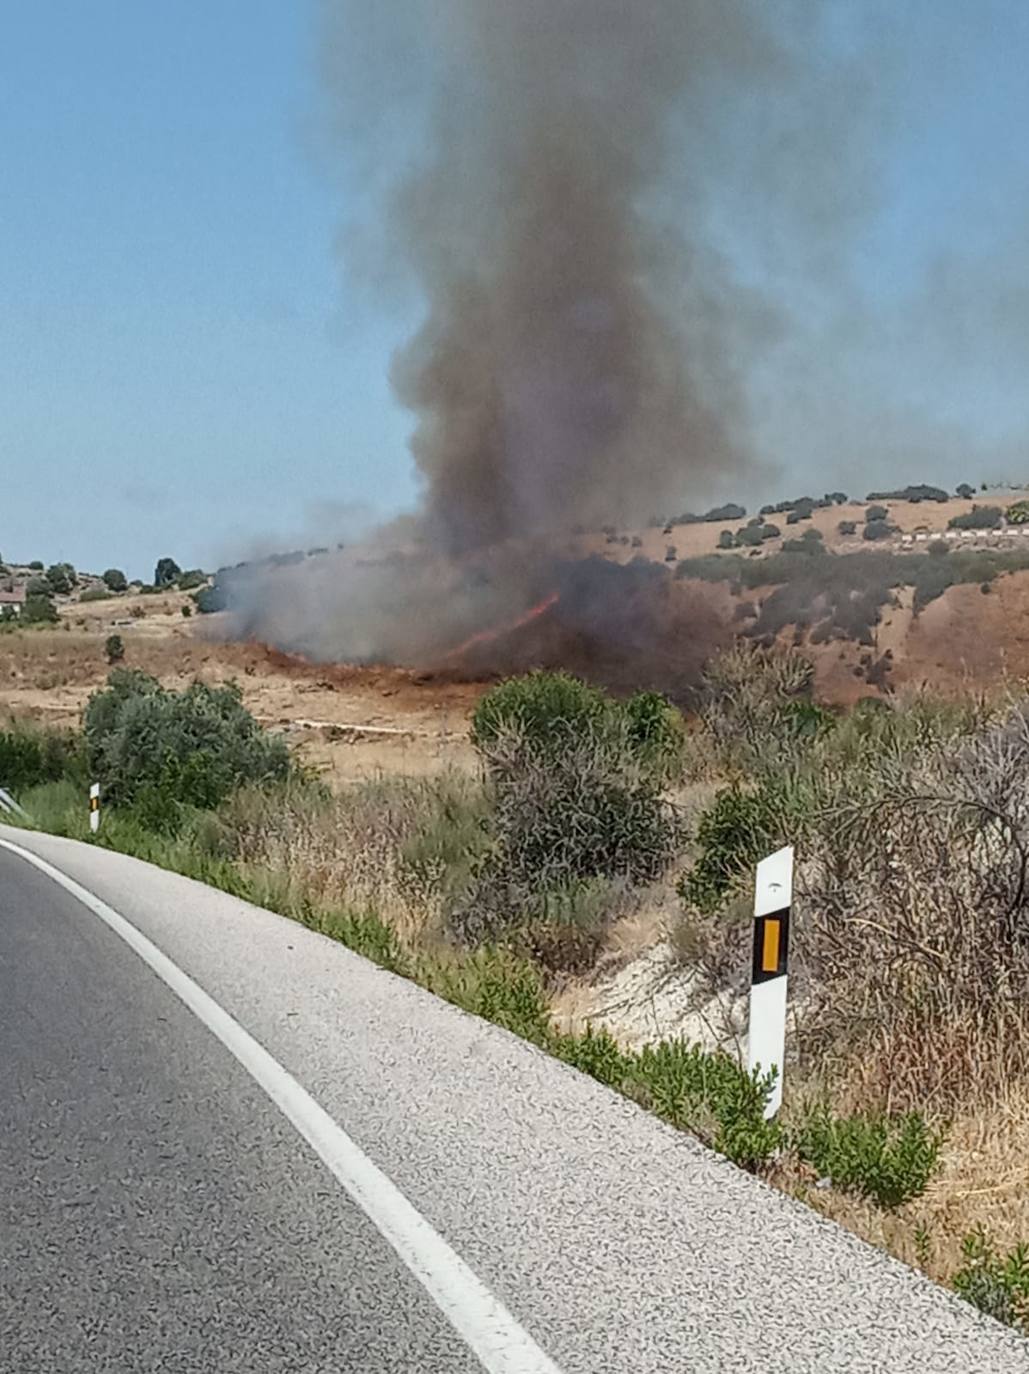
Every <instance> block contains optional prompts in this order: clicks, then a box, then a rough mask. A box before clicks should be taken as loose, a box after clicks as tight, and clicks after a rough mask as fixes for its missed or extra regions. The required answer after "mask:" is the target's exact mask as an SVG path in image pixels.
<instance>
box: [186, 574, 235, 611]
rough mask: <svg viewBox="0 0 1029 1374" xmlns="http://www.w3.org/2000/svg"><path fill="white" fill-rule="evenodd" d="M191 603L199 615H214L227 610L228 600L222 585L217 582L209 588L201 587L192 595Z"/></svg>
mask: <svg viewBox="0 0 1029 1374" xmlns="http://www.w3.org/2000/svg"><path fill="white" fill-rule="evenodd" d="M193 602H194V605H195V606H196V608H197V610H198V611H199V612H200V614H201V615H214V614H215V613H216V612H218V611H224V610H226V609H227V608H228V604H229V598H228V593H227V591H226V589H225V586H224V584H220V583H218V582H217V581H216V582H215V583H214V585H213V586H211V587H201V588H200V590H199V591H198V592H194V593H193Z"/></svg>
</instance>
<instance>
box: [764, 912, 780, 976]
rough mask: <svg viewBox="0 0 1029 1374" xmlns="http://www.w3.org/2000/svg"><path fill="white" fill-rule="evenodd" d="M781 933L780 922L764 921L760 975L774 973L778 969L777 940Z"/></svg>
mask: <svg viewBox="0 0 1029 1374" xmlns="http://www.w3.org/2000/svg"><path fill="white" fill-rule="evenodd" d="M781 933H782V922H781V921H773V920H766V921H765V938H764V944H763V946H762V948H761V972H762V973H774V972H775V971H776V969H777V968H778V967H779V938H780V935H781Z"/></svg>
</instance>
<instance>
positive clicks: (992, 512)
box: [947, 506, 1004, 530]
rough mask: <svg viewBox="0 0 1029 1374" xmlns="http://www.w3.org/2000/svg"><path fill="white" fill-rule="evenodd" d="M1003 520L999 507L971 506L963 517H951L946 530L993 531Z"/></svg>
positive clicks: (1002, 513)
mask: <svg viewBox="0 0 1029 1374" xmlns="http://www.w3.org/2000/svg"><path fill="white" fill-rule="evenodd" d="M1003 518H1004V512H1003V511H1002V510H1001V508H1000V506H973V507H972V509H971V510H969V511H965V512H964V514H963V515H954V516H951V518H950V520H948V522H947V528H948V529H952V530H995V529H997V528H998V527H999V525H1000V523H1001V521H1002V520H1003Z"/></svg>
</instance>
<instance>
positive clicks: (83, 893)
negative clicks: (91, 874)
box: [0, 840, 561, 1374]
mask: <svg viewBox="0 0 1029 1374" xmlns="http://www.w3.org/2000/svg"><path fill="white" fill-rule="evenodd" d="M0 848H3V849H7V850H10V852H11V853H12V854H17V855H18V856H19V857H20V858H22V859H25V860H26V862H28V863H30V864H32V865H33V866H34V867H35V868H38V869H39V870H40V872H42V873H45V874H46V875H47V877H48V878H52V879H53V881H54V882H55V883H59V884H60V886H61V887H63V888H64V889H65V891H66V892H70V893H71V895H72V896H73V897H75V898H76V899H77V900H78V901H79V902H81V903H82V905H83V906H85V907H88V908H89V910H90V911H92V912H93V913H94V914H95V915H96V916H99V918H100V920H101V921H103V922H104V924H105V925H107V926H109V927H110V929H111V930H113V931H114V933H115V934H116V935H117V936H119V937H120V938H121V939H122V940H124V941H125V943H126V944H127V945H129V946H130V947H131V948H132V949H133V950H135V952H136V953H137V954H138V955H139V957H140V958H141V959H142V960H143V962H144V963H146V964H148V965H149V966H150V968H151V969H153V971H154V973H156V974H157V976H158V978H160V979H161V981H162V982H164V983H166V984H167V985H168V987H169V988H171V990H172V992H174V993H175V995H176V997H178V998H179V999H180V1000H181V1001H183V1002H184V1003H185V1004H186V1006H187V1007H189V1009H190V1011H191V1012H193V1014H194V1016H196V1017H198V1019H199V1020H200V1021H202V1022H203V1024H204V1025H205V1026H206V1027H207V1029H208V1030H209V1031H211V1033H212V1034H213V1035H216V1036H217V1037H218V1039H219V1040H220V1041H221V1042H222V1044H223V1045H224V1046H225V1048H226V1049H227V1050H229V1051H230V1052H231V1053H232V1054H233V1055H234V1056H235V1057H236V1059H238V1060H239V1062H240V1063H241V1064H242V1065H243V1067H244V1068H245V1069H246V1071H247V1072H248V1073H249V1074H250V1076H251V1077H252V1078H253V1079H254V1081H255V1082H256V1083H258V1084H259V1085H260V1086H261V1087H262V1088H263V1089H264V1091H265V1092H266V1093H267V1094H268V1096H269V1097H270V1098H271V1099H272V1101H273V1102H274V1103H275V1105H276V1106H277V1107H278V1108H279V1110H280V1111H281V1112H282V1114H283V1115H284V1116H285V1117H287V1118H288V1119H289V1121H291V1122H292V1124H293V1126H294V1127H295V1128H296V1129H297V1131H298V1132H299V1133H300V1135H302V1136H303V1138H304V1139H305V1140H306V1141H307V1142H308V1144H309V1145H310V1146H311V1147H312V1149H313V1150H314V1151H315V1153H316V1154H317V1155H318V1156H319V1158H320V1159H321V1160H322V1162H323V1163H324V1164H325V1166H326V1168H327V1169H329V1170H330V1172H331V1173H332V1174H333V1175H334V1176H335V1177H336V1179H337V1180H338V1181H339V1182H340V1183H341V1184H342V1186H343V1188H344V1189H345V1190H346V1191H347V1193H349V1195H350V1197H351V1198H352V1199H353V1200H354V1202H356V1203H357V1205H358V1207H360V1208H361V1210H362V1211H363V1212H364V1213H365V1215H366V1216H367V1217H368V1219H369V1220H370V1221H371V1222H372V1224H373V1225H374V1226H375V1227H376V1229H377V1230H378V1231H379V1232H380V1233H381V1234H382V1236H384V1237H385V1239H386V1240H387V1241H389V1243H390V1245H391V1246H392V1247H393V1249H394V1250H395V1251H396V1253H397V1254H398V1255H399V1256H400V1258H401V1259H402V1260H403V1262H404V1264H406V1265H407V1267H408V1269H409V1270H410V1271H411V1273H412V1274H413V1275H414V1276H415V1278H416V1279H417V1280H418V1282H419V1283H420V1284H421V1285H422V1287H423V1288H424V1289H425V1290H426V1292H427V1293H428V1294H429V1296H430V1297H431V1298H432V1300H433V1302H434V1303H435V1304H436V1306H437V1307H438V1308H439V1309H440V1311H441V1312H442V1313H443V1315H444V1316H445V1317H446V1318H447V1320H448V1321H449V1322H450V1324H451V1326H452V1327H453V1328H454V1330H455V1331H456V1332H457V1333H458V1335H459V1336H460V1337H461V1338H462V1340H464V1341H465V1343H466V1344H467V1345H468V1346H469V1348H470V1349H471V1350H472V1351H473V1352H474V1353H475V1355H476V1357H477V1358H478V1359H479V1361H480V1362H481V1364H482V1365H483V1367H484V1368H485V1369H486V1370H488V1371H489V1374H561V1371H560V1370H559V1369H558V1367H557V1365H556V1364H554V1362H553V1360H551V1359H550V1358H549V1356H548V1355H546V1354H545V1353H544V1352H543V1351H542V1350H541V1349H540V1347H539V1346H538V1345H537V1344H536V1342H535V1341H534V1340H533V1339H532V1337H531V1336H530V1335H529V1333H528V1332H527V1331H526V1330H525V1329H524V1327H522V1326H521V1325H520V1323H519V1322H518V1321H517V1320H516V1319H515V1317H514V1316H513V1315H512V1314H511V1313H510V1312H509V1311H508V1310H507V1308H506V1307H505V1306H504V1304H503V1303H502V1302H501V1301H500V1300H499V1298H497V1297H495V1296H494V1295H493V1293H491V1292H490V1290H489V1289H488V1288H487V1287H486V1285H485V1284H484V1283H482V1282H481V1281H480V1280H479V1279H478V1278H477V1277H476V1276H475V1274H474V1273H472V1271H471V1269H469V1267H468V1266H467V1265H466V1264H465V1262H464V1260H462V1259H461V1257H460V1256H459V1255H458V1254H457V1253H456V1251H454V1250H452V1249H451V1247H450V1246H449V1245H448V1244H447V1242H446V1241H445V1240H444V1239H443V1237H442V1236H441V1235H440V1234H439V1233H438V1232H437V1231H436V1230H434V1229H433V1227H432V1226H431V1225H430V1223H429V1222H428V1221H426V1219H425V1218H424V1217H423V1216H422V1214H421V1213H420V1212H419V1211H418V1210H417V1209H416V1208H415V1207H414V1206H413V1205H412V1204H411V1203H410V1202H408V1200H407V1198H406V1197H405V1196H404V1195H403V1193H402V1192H401V1191H400V1189H399V1188H397V1187H396V1185H395V1184H394V1183H392V1182H391V1181H390V1180H389V1179H388V1178H387V1177H386V1175H385V1174H384V1173H383V1172H382V1170H381V1169H379V1168H378V1167H377V1165H375V1164H373V1163H372V1161H371V1160H370V1159H369V1158H368V1156H367V1155H366V1154H365V1153H364V1151H363V1150H362V1149H361V1147H360V1146H359V1145H358V1144H357V1143H356V1142H355V1141H353V1140H351V1138H350V1136H348V1135H347V1133H346V1131H344V1130H343V1128H342V1127H341V1126H339V1125H337V1124H336V1122H335V1121H334V1120H333V1119H332V1117H331V1116H329V1114H328V1112H327V1111H325V1109H324V1108H323V1107H320V1106H319V1105H318V1103H317V1102H316V1101H315V1100H314V1098H313V1097H312V1096H311V1095H310V1093H309V1092H307V1090H306V1089H305V1088H302V1087H301V1086H300V1084H299V1083H298V1082H297V1080H296V1079H295V1078H294V1077H293V1075H292V1074H291V1073H289V1072H288V1071H287V1070H286V1069H284V1068H283V1067H282V1065H281V1064H280V1063H279V1062H278V1060H276V1059H274V1058H273V1057H272V1056H271V1055H270V1054H269V1053H268V1051H267V1050H266V1049H264V1047H263V1046H261V1045H259V1044H258V1042H257V1041H256V1040H255V1039H254V1038H253V1036H252V1035H250V1033H249V1032H248V1031H245V1030H244V1029H243V1027H242V1026H241V1025H240V1024H239V1022H238V1021H236V1020H235V1018H234V1017H232V1016H230V1015H229V1013H228V1012H227V1011H225V1010H224V1008H223V1007H220V1006H219V1005H218V1003H217V1002H216V1001H215V1000H214V999H213V998H212V997H210V996H208V994H207V993H206V992H204V990H203V988H201V987H200V986H199V985H198V984H197V983H195V982H194V981H193V979H192V978H190V976H189V975H188V974H187V973H183V971H182V969H180V968H179V967H178V965H177V964H175V963H173V962H172V960H171V959H169V958H168V956H167V955H166V954H162V953H161V951H160V950H159V949H158V948H157V946H156V945H155V944H153V943H152V942H151V941H150V940H148V939H147V938H146V936H145V935H142V934H140V932H139V931H138V930H137V929H136V927H135V926H134V925H132V924H131V922H129V921H127V920H126V919H125V917H124V916H121V915H119V914H118V912H117V911H115V910H114V908H113V907H110V906H108V905H107V903H106V902H102V901H101V900H100V899H99V897H95V896H94V895H93V894H92V893H91V892H89V891H87V889H86V888H84V887H82V886H81V885H80V884H79V883H77V882H75V880H74V879H73V878H69V877H68V876H67V875H66V874H64V873H62V872H61V870H60V869H58V868H55V867H54V866H53V865H52V864H49V863H47V861H46V860H45V859H41V858H39V857H38V856H37V855H35V854H33V853H32V852H31V851H30V850H28V849H23V848H22V847H21V846H20V845H17V844H12V843H10V841H8V840H0Z"/></svg>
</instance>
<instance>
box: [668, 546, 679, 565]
mask: <svg viewBox="0 0 1029 1374" xmlns="http://www.w3.org/2000/svg"><path fill="white" fill-rule="evenodd" d="M678 557H679V555H678V554H677V553H676V551H675V545H674V544H669V545H668V547H667V549H665V562H666V563H674V562H676V560H677V559H678Z"/></svg>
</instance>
